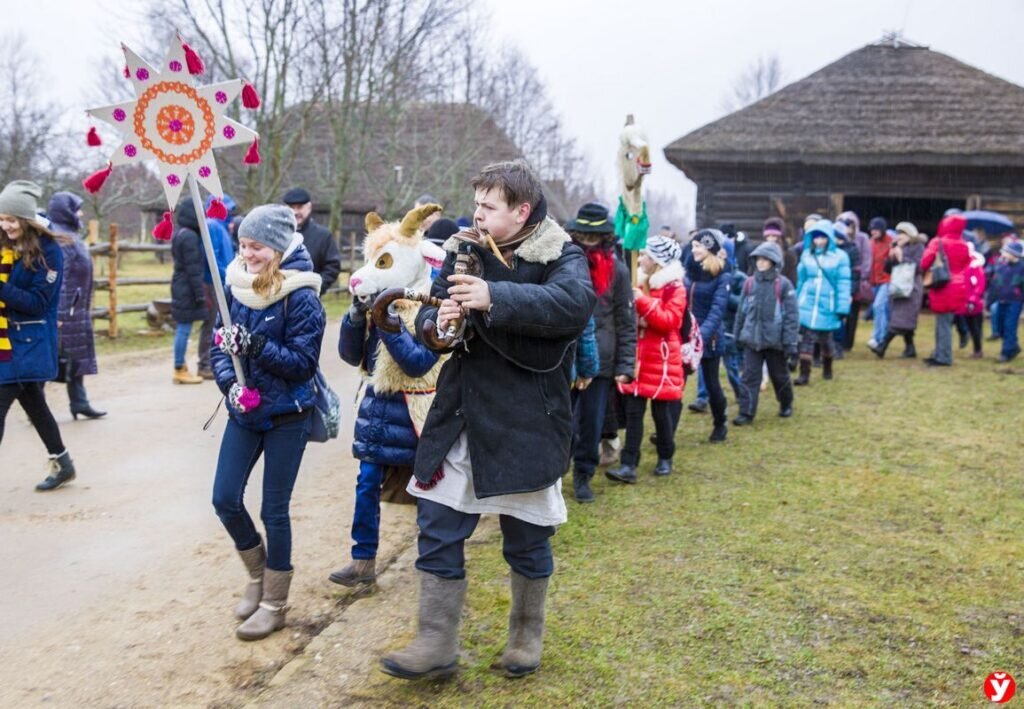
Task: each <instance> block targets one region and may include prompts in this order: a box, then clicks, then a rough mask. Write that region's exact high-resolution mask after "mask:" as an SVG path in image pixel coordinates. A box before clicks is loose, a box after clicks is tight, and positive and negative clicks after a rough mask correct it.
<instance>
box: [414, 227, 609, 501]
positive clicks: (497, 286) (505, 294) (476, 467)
mask: <svg viewBox="0 0 1024 709" xmlns="http://www.w3.org/2000/svg"><path fill="white" fill-rule="evenodd" d="M454 241H456V239H455V237H452V239H450V240H449V241H448V242H447V243H446V248H448V249H451V248H455V247H454V246H453V242H454ZM469 248H472V250H473V252H474V253H475V254H476V255H477V257H478V258H479V259H480V261H481V263H482V265H483V275H482V278H483V279H484V280H485V281H488V282H489V285H490V290H491V300H492V303H493V305H492V308H491V311H490V313H489V314H484V313H481V312H479V311H471V312H470V315H469V326H470V327H472V328H473V329H474V330H475V332H476V336H475V337H474V338H473V339H472V340H471V341H470V342H469V346H468V347H465V346H462V345H460V346H458V347H457V348H456V350H455V353H454V354H453V355H452V357H451V358H450V359H449V360H448V361H447V362H446V363H445V365H444V367H443V368H442V369H441V374H440V377H439V378H438V382H437V395H436V396H435V397H434V403H433V404H432V405H431V407H430V412H429V413H428V414H427V420H426V423H425V424H424V426H423V431H422V435H421V437H420V444H419V448H418V449H417V451H416V467H415V475H416V478H417V480H419V481H420V482H421V483H428V482H429V481H430V480H431V479H432V478H433V476H434V474H435V472H436V471H437V470H438V469H439V468H440V467H441V464H442V463H443V461H444V458H445V456H446V455H447V454H448V451H449V449H450V448H451V446H452V444H453V443H454V442H455V440H456V439H457V438H458V437H459V434H460V433H461V432H462V430H463V429H465V430H466V432H467V434H468V439H469V455H470V459H471V460H472V462H473V486H474V488H475V491H476V496H477V497H478V498H485V497H493V496H495V495H505V494H511V493H519V492H532V491H534V490H542V489H544V488H546V487H549V486H550V485H553V484H554V483H555V482H556V481H557V480H558V479H559V478H561V477H562V475H564V474H565V471H566V469H567V468H568V466H569V454H570V451H571V448H572V407H571V405H570V400H569V387H570V383H571V382H570V373H571V370H572V364H573V358H574V357H573V355H574V344H575V342H576V338H577V337H579V335H580V333H582V332H583V329H584V328H585V327H586V325H587V321H588V320H589V319H590V315H591V313H592V311H593V309H594V290H593V286H592V285H591V283H590V274H589V271H588V269H587V261H586V258H585V257H584V256H583V252H582V251H581V250H580V248H579V247H578V246H575V245H573V244H571V243H569V237H568V235H566V233H565V231H564V230H562V228H561V227H560V226H558V225H557V224H555V222H554V221H552V220H550V219H549V220H546V221H544V222H543V223H542V224H541V226H540V227H539V228H538V230H537V232H536V233H535V234H534V235H533V236H531V237H530V238H529V239H527V240H526V241H525V242H524V243H523V244H522V246H520V247H519V248H518V249H517V250H516V256H515V258H514V259H513V261H512V268H511V269H509V268H507V267H505V266H504V265H503V264H502V263H501V262H500V261H498V259H497V258H495V256H494V255H493V254H492V253H491V252H490V250H488V249H484V248H482V247H478V246H476V245H473V246H471V247H469ZM454 264H455V254H454V253H449V254H448V257H447V258H446V259H445V263H444V267H443V268H442V269H441V273H440V274H438V276H437V278H436V279H434V285H433V287H432V288H431V294H432V295H434V296H436V297H438V298H444V297H446V296H447V290H448V286H449V285H450V284H449V283H448V276H449V275H450V274H451V273H452V272H453V270H454ZM436 318H437V308H435V307H432V306H424V307H423V308H421V309H420V312H419V315H418V316H417V319H416V330H417V333H418V334H419V335H420V337H421V338H422V333H423V327H424V321H426V320H428V319H429V320H431V321H434V320H436Z"/></svg>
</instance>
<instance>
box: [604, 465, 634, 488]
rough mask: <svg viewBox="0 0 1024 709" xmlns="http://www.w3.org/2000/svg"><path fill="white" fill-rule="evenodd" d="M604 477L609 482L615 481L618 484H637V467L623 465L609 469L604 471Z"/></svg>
mask: <svg viewBox="0 0 1024 709" xmlns="http://www.w3.org/2000/svg"><path fill="white" fill-rule="evenodd" d="M604 476H605V477H606V478H608V479H609V480H614V481H615V482H618V483H628V484H630V485H632V484H633V483H635V482H636V466H635V465H626V464H625V463H623V464H622V465H620V466H619V467H617V468H609V469H608V470H606V471H604Z"/></svg>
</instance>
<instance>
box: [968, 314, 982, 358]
mask: <svg viewBox="0 0 1024 709" xmlns="http://www.w3.org/2000/svg"><path fill="white" fill-rule="evenodd" d="M963 320H964V325H965V326H966V327H967V334H969V335H970V336H971V344H972V345H974V351H975V352H981V343H982V335H983V334H984V326H985V314H984V313H977V314H975V315H964V316H963Z"/></svg>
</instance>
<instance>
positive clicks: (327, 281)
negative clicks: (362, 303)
mask: <svg viewBox="0 0 1024 709" xmlns="http://www.w3.org/2000/svg"><path fill="white" fill-rule="evenodd" d="M281 201H282V202H284V203H285V204H287V205H288V206H289V207H291V208H292V211H293V212H295V223H296V224H298V231H299V233H300V234H302V243H303V244H304V245H305V247H306V251H308V252H309V255H310V257H311V258H312V259H313V270H314V271H316V272H317V273H318V274H320V278H321V279H322V281H323V282H322V285H321V286H320V295H323V294H324V293H326V292H327V291H328V290H329V289H330V287H331V286H333V285H334V283H335V281H337V280H338V274H339V273H341V254H340V253H338V246H337V244H335V243H334V239H332V238H331V232H329V231H327V229H326V228H325V227H323V226H322V225H320V224H317V222H316V220H315V219H313V198H312V197H310V196H309V192H307V191H306V190H304V189H302V188H301V187H295V188H294V189H290V190H288V191H287V192H285V193H284V197H282V198H281Z"/></svg>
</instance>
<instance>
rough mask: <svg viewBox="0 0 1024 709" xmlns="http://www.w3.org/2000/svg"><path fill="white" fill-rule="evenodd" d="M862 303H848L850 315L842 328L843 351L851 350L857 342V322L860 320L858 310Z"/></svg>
mask: <svg viewBox="0 0 1024 709" xmlns="http://www.w3.org/2000/svg"><path fill="white" fill-rule="evenodd" d="M861 305H862V303H860V302H859V301H856V300H855V301H853V302H852V303H850V314H849V315H847V316H846V326H845V327H844V328H843V349H844V350H847V351H849V350H852V349H853V344H854V342H856V340H857V321H858V320H860V317H859V316H860V308H861Z"/></svg>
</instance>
